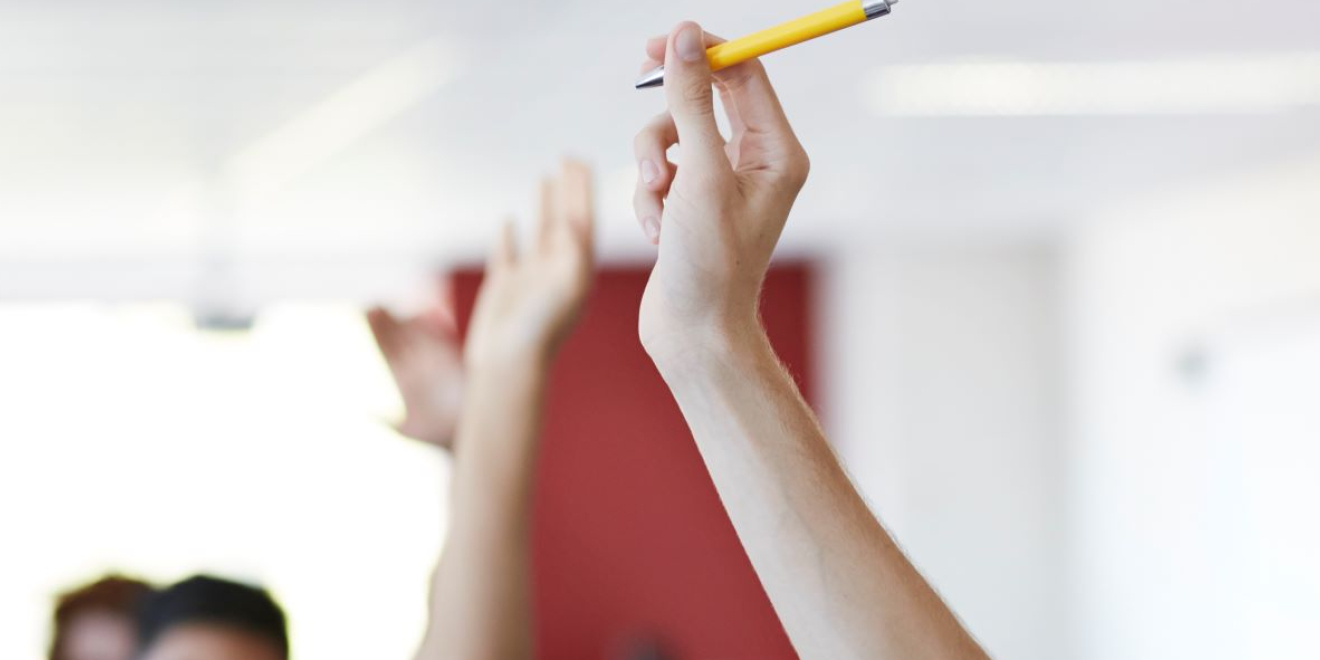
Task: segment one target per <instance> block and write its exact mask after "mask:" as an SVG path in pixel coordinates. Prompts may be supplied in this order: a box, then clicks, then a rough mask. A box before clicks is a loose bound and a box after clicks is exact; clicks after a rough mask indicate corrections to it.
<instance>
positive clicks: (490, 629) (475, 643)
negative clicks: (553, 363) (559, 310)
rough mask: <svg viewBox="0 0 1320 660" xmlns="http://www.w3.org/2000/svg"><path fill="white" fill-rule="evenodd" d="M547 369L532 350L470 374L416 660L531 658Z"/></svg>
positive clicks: (477, 369) (480, 368)
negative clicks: (532, 529) (533, 513)
mask: <svg viewBox="0 0 1320 660" xmlns="http://www.w3.org/2000/svg"><path fill="white" fill-rule="evenodd" d="M545 373H546V370H545V367H544V365H543V364H541V362H540V360H539V359H537V358H533V357H531V356H529V357H528V358H527V359H526V360H514V361H510V362H509V363H508V364H503V365H491V366H483V367H479V368H476V369H474V370H473V371H472V372H470V373H469V377H468V387H467V396H466V400H465V404H464V406H463V416H462V421H461V422H460V424H459V429H458V438H457V445H458V449H457V455H456V461H455V464H454V483H453V499H452V506H453V509H452V515H451V517H450V527H449V534H448V541H447V542H446V544H445V548H444V552H443V553H442V554H441V558H440V563H439V566H438V567H437V568H436V571H435V576H434V578H433V581H432V586H431V617H430V624H429V625H428V627H427V633H426V637H425V638H424V639H423V642H422V647H421V649H420V651H419V652H418V655H417V657H418V660H431V659H433V658H435V659H440V658H477V659H480V658H492V659H494V658H529V657H531V649H532V632H531V631H532V621H531V605H530V602H531V597H530V588H531V585H530V582H531V580H530V574H529V561H530V557H529V552H530V551H529V547H530V545H529V540H528V534H529V520H530V515H529V511H530V507H531V483H532V472H533V468H534V466H535V461H536V438H537V430H538V428H539V424H540V408H541V399H542V392H543V390H544V388H545Z"/></svg>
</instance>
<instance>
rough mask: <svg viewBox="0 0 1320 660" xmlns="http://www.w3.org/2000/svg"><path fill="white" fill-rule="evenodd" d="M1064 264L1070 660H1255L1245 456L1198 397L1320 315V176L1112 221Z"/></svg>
mask: <svg viewBox="0 0 1320 660" xmlns="http://www.w3.org/2000/svg"><path fill="white" fill-rule="evenodd" d="M1068 263H1069V264H1070V267H1069V270H1070V274H1069V296H1068V298H1069V300H1070V302H1071V305H1070V312H1069V323H1070V330H1069V336H1070V345H1071V354H1072V360H1071V373H1072V380H1071V387H1070V388H1069V390H1070V392H1071V393H1072V394H1073V395H1074V397H1073V403H1072V416H1071V418H1072V425H1073V429H1072V437H1073V444H1072V446H1071V447H1070V451H1069V455H1070V457H1071V461H1070V480H1069V481H1070V483H1071V484H1072V485H1073V488H1072V491H1071V493H1070V497H1071V499H1070V502H1071V507H1070V514H1071V516H1072V519H1073V520H1075V521H1077V525H1076V527H1075V528H1074V530H1073V531H1074V534H1072V536H1071V554H1070V562H1071V565H1072V567H1073V568H1074V569H1075V570H1074V576H1075V581H1074V586H1075V589H1074V591H1073V593H1072V596H1071V599H1070V603H1071V605H1072V607H1071V608H1070V609H1071V611H1072V612H1073V613H1074V618H1073V623H1074V625H1073V631H1074V633H1075V636H1074V640H1073V641H1074V645H1075V646H1074V648H1073V649H1072V653H1070V655H1071V656H1072V657H1078V658H1104V659H1110V658H1122V659H1124V660H1141V659H1143V658H1151V659H1155V658H1161V659H1163V658H1172V657H1197V658H1238V657H1249V656H1250V654H1249V653H1244V651H1245V650H1246V649H1244V648H1243V647H1242V646H1241V644H1242V640H1243V639H1244V637H1243V631H1242V630H1241V626H1242V623H1241V619H1240V617H1238V616H1236V614H1237V613H1236V612H1235V611H1234V610H1233V604H1232V603H1231V602H1230V601H1231V599H1232V598H1231V594H1232V593H1233V587H1232V585H1231V584H1230V583H1229V582H1228V580H1229V578H1228V577H1227V576H1228V575H1229V574H1230V573H1231V572H1232V570H1230V569H1231V568H1232V565H1233V564H1234V563H1235V562H1240V561H1242V560H1241V557H1237V556H1234V554H1233V552H1232V551H1231V550H1226V549H1225V548H1226V547H1229V546H1231V544H1233V543H1235V542H1237V541H1238V540H1240V539H1239V538H1238V536H1239V534H1240V533H1241V532H1242V530H1239V529H1234V528H1233V526H1232V525H1230V524H1228V523H1229V519H1230V516H1229V515H1228V513H1229V512H1230V511H1231V509H1232V508H1233V507H1234V506H1235V502H1234V497H1233V496H1232V492H1231V489H1229V488H1228V487H1227V486H1226V484H1228V483H1229V481H1230V480H1231V474H1229V472H1230V471H1231V470H1233V469H1234V467H1233V466H1234V465H1235V464H1236V461H1235V460H1233V459H1232V458H1231V457H1230V458H1229V459H1225V458H1224V454H1225V452H1226V451H1227V452H1232V451H1235V450H1236V449H1237V448H1236V447H1233V446H1224V445H1222V444H1216V441H1215V438H1216V437H1222V434H1217V433H1216V430H1217V429H1216V426H1217V425H1218V423H1219V422H1218V421H1217V420H1218V419H1220V418H1219V417H1217V414H1218V411H1217V408H1221V407H1222V402H1219V403H1215V401H1216V400H1215V399H1214V398H1213V397H1209V396H1207V394H1206V391H1207V389H1211V388H1207V387H1206V383H1205V382H1202V381H1205V380H1206V379H1207V378H1209V379H1213V378H1214V377H1215V369H1216V360H1217V359H1219V358H1221V357H1223V356H1222V355H1219V354H1217V351H1219V352H1222V346H1223V345H1224V344H1225V338H1226V337H1231V336H1236V335H1237V334H1239V333H1241V332H1248V333H1250V332H1256V331H1257V330H1253V328H1269V327H1271V326H1275V325H1279V326H1281V327H1282V326H1286V325H1288V324H1289V323H1292V321H1290V320H1289V319H1290V318H1293V317H1295V316H1297V315H1299V314H1301V313H1302V312H1303V311H1304V310H1306V309H1308V308H1314V307H1316V306H1317V305H1320V161H1316V162H1309V163H1299V164H1296V165H1293V166H1289V167H1280V168H1278V169H1274V170H1271V171H1261V172H1255V173H1247V174H1239V175H1237V176H1233V177H1225V178H1224V179H1223V180H1221V181H1207V182H1201V183H1200V184H1199V185H1197V186H1191V187H1188V188H1187V189H1184V190H1179V191H1170V192H1168V193H1167V194H1165V195H1163V196H1162V197H1160V198H1157V199H1151V200H1147V201H1145V202H1144V203H1141V204H1137V205H1133V206H1129V207H1127V208H1123V209H1115V210H1113V211H1112V212H1110V213H1106V214H1104V217H1100V218H1097V219H1096V222H1094V223H1093V224H1091V225H1089V226H1088V228H1086V229H1083V230H1081V231H1079V232H1078V233H1077V235H1076V236H1075V237H1074V238H1073V240H1072V241H1071V244H1070V247H1069V249H1068ZM1267 332H1268V331H1267ZM1315 396H1316V398H1317V399H1320V393H1316V395H1315ZM1246 441H1247V440H1243V439H1239V440H1237V442H1246ZM1280 467H1282V466H1280ZM1283 473H1286V472H1281V474H1283ZM1312 517H1314V516H1312ZM1297 524H1313V523H1310V522H1309V521H1308V520H1306V519H1302V520H1299V521H1298V522H1297ZM1316 625H1317V626H1320V620H1318V621H1316ZM1258 657H1259V656H1258ZM1272 657H1278V656H1272Z"/></svg>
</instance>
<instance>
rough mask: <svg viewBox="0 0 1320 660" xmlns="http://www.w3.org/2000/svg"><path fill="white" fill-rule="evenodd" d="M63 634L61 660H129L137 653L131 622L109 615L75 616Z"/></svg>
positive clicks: (102, 613) (135, 638)
mask: <svg viewBox="0 0 1320 660" xmlns="http://www.w3.org/2000/svg"><path fill="white" fill-rule="evenodd" d="M64 635H65V636H64V639H63V646H64V648H63V651H64V655H63V656H62V660H132V658H133V654H134V653H135V652H136V651H137V633H136V632H135V631H134V630H133V622H132V621H131V620H129V619H128V617H124V616H120V615H118V614H112V613H109V612H88V613H86V614H80V615H78V616H77V617H75V618H74V619H73V621H71V622H70V623H69V627H68V629H67V631H66V632H65V633H64Z"/></svg>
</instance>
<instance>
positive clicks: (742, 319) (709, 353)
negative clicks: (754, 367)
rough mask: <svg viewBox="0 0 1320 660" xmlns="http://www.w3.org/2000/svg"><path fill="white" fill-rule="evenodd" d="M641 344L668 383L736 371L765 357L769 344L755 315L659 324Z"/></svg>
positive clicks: (650, 330)
mask: <svg viewBox="0 0 1320 660" xmlns="http://www.w3.org/2000/svg"><path fill="white" fill-rule="evenodd" d="M642 344H643V347H644V348H645V349H646V352H647V354H648V355H649V356H650V357H651V361H652V362H653V363H654V364H655V366H656V369H657V370H658V371H660V374H661V376H663V377H664V378H665V380H666V381H668V382H671V384H672V383H673V381H675V380H680V379H686V378H691V377H696V376H700V375H701V374H702V373H704V372H706V371H708V370H709V369H710V368H719V367H724V366H732V367H735V368H736V367H738V366H739V365H742V364H745V363H746V362H747V361H748V360H754V359H757V358H759V357H761V356H762V355H764V354H765V353H766V351H768V350H769V345H770V344H769V339H768V338H767V337H766V334H765V329H764V328H763V327H762V326H761V322H760V319H759V318H757V317H756V315H755V314H748V315H732V316H726V317H723V318H718V319H710V320H708V321H705V322H695V323H694V322H665V323H660V324H657V325H655V326H654V327H652V328H650V329H649V331H648V332H647V333H646V336H644V337H643V340H642ZM771 355H773V352H771Z"/></svg>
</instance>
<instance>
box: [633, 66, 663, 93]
mask: <svg viewBox="0 0 1320 660" xmlns="http://www.w3.org/2000/svg"><path fill="white" fill-rule="evenodd" d="M663 84H665V68H664V67H662V66H658V67H656V68H654V69H651V70H650V71H649V72H648V73H647V74H646V75H644V76H642V77H641V78H638V79H637V84H636V87H637V89H647V88H650V87H659V86H661V85H663Z"/></svg>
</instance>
